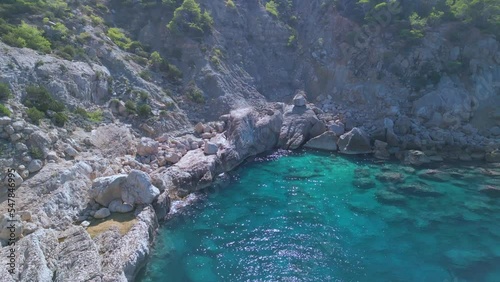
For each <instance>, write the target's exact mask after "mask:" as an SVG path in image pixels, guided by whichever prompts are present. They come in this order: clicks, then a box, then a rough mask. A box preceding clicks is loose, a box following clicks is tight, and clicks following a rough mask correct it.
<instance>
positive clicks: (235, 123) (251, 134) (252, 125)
mask: <svg viewBox="0 0 500 282" xmlns="http://www.w3.org/2000/svg"><path fill="white" fill-rule="evenodd" d="M280 106H281V105H280V104H276V105H275V107H274V108H273V107H271V106H270V107H267V108H265V109H253V108H242V109H238V110H234V111H231V114H230V116H229V120H228V128H227V130H226V139H227V141H228V144H227V146H225V148H223V149H222V151H221V152H220V159H221V165H222V167H223V171H229V170H231V169H233V168H234V167H236V166H237V165H239V164H240V163H241V162H243V161H244V160H245V159H246V158H248V157H250V156H253V155H257V154H260V153H262V152H265V151H267V150H271V149H273V148H275V147H276V145H277V144H278V138H279V134H280V129H281V125H282V124H283V113H282V112H281V109H280ZM195 151H197V150H195Z"/></svg>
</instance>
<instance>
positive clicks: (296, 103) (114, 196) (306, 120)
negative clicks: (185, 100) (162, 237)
mask: <svg viewBox="0 0 500 282" xmlns="http://www.w3.org/2000/svg"><path fill="white" fill-rule="evenodd" d="M304 95H305V94H304V93H303V92H299V93H298V94H297V95H296V96H295V98H294V100H293V104H292V105H286V104H283V103H272V104H268V105H266V106H263V107H262V108H243V109H239V110H234V111H231V113H229V114H227V115H223V116H221V118H220V121H217V122H213V123H207V124H202V123H198V124H197V125H196V126H195V127H194V128H193V131H192V133H190V134H187V135H180V136H168V135H166V134H162V135H160V136H158V137H157V138H155V139H151V138H146V137H140V138H135V137H134V136H133V135H132V134H131V133H130V131H129V129H127V128H126V127H123V126H122V127H120V126H119V125H108V126H104V127H103V128H102V129H96V131H95V132H92V133H91V134H89V135H90V136H85V134H84V133H83V132H80V133H79V135H80V136H79V137H80V138H83V139H81V140H80V141H81V142H83V144H85V146H86V148H83V147H80V146H79V145H78V141H75V140H73V141H72V144H73V146H74V148H73V147H72V146H71V145H69V144H66V145H62V144H57V143H56V144H54V145H52V144H51V143H52V141H50V139H49V138H48V137H46V136H44V135H43V134H40V133H39V132H37V131H34V132H33V133H31V135H30V139H32V138H43V137H46V138H47V140H46V142H45V143H43V142H38V143H37V144H46V146H47V147H42V148H41V151H42V152H47V159H48V160H49V161H48V163H47V164H46V165H45V166H44V167H43V169H41V168H36V170H35V171H34V170H33V169H32V167H33V166H34V165H33V164H30V165H29V166H28V168H27V170H28V171H29V172H30V173H36V171H37V170H40V169H41V170H40V172H38V173H37V174H36V175H35V176H34V177H32V178H29V179H28V180H27V181H24V182H23V181H22V177H20V176H19V175H17V173H16V175H17V176H16V177H17V178H19V181H18V182H17V184H18V185H19V188H17V190H16V193H18V194H20V195H23V196H22V199H20V200H19V201H18V203H17V207H18V209H20V210H22V212H20V222H19V223H18V224H17V225H16V233H17V234H18V236H19V237H21V239H20V240H19V241H18V243H17V246H16V248H17V252H18V253H20V254H24V255H23V256H22V257H20V258H19V259H18V261H17V262H18V265H19V267H20V268H21V269H24V270H23V271H22V272H20V273H19V274H18V276H17V277H16V276H13V277H12V281H17V280H19V281H47V280H50V279H52V277H55V279H56V281H67V280H68V279H70V280H73V281H89V280H91V281H132V280H134V277H135V276H136V274H137V273H138V271H139V270H140V268H141V267H142V265H143V264H144V263H145V261H146V260H147V257H148V254H149V253H150V251H151V246H152V243H153V242H154V238H155V233H156V230H157V228H158V226H159V223H161V222H162V221H163V220H164V218H166V216H167V214H168V213H169V211H170V206H171V201H172V200H176V201H178V199H182V198H184V197H186V196H187V195H189V194H191V193H195V192H197V191H202V190H203V189H208V188H209V187H210V186H211V185H213V184H214V181H217V182H216V185H221V181H222V183H223V181H224V177H225V176H224V175H225V173H227V172H229V171H231V170H233V169H234V168H236V167H237V166H238V165H239V164H241V163H242V162H243V161H244V160H246V159H247V158H249V157H252V156H255V155H258V154H260V153H263V152H266V151H269V150H274V149H278V148H281V149H286V150H288V149H292V150H293V149H298V148H301V147H302V146H303V147H305V148H311V149H319V150H326V151H332V152H336V151H338V152H339V153H340V154H372V153H373V154H374V156H375V158H378V159H381V160H387V159H389V158H391V157H392V158H395V156H397V157H398V158H399V159H400V160H401V162H402V163H404V164H407V165H413V166H420V165H425V164H428V163H431V162H442V161H443V160H444V159H448V156H450V155H451V154H454V155H455V157H453V158H452V159H453V160H456V159H464V158H463V157H460V156H461V155H463V154H464V152H453V151H446V152H443V154H439V152H440V151H438V150H434V151H430V152H427V153H426V152H424V151H419V150H405V148H402V147H394V146H391V145H389V144H388V142H386V141H387V139H386V138H387V137H389V138H391V136H392V138H394V139H395V140H397V138H398V136H397V135H396V134H395V133H394V127H393V126H394V124H393V122H392V121H390V120H386V122H385V123H386V125H387V126H388V127H387V128H386V130H385V136H386V138H384V139H382V138H381V139H382V140H384V141H382V140H379V139H375V140H374V139H373V138H371V137H370V136H369V135H368V134H367V133H365V132H364V130H362V129H360V128H357V127H354V128H352V129H349V128H346V126H345V125H344V124H342V123H341V122H336V121H333V122H332V120H328V119H327V118H325V114H324V113H322V111H321V110H320V109H318V108H317V107H315V106H314V105H313V104H310V103H307V101H306V99H305V97H304ZM2 120H3V121H7V119H5V118H3V119H2ZM11 122H13V121H11ZM13 123H16V122H13ZM10 124H11V123H8V124H7V123H6V125H4V130H5V127H7V126H9V125H10ZM396 124H397V123H396ZM23 130H26V129H23ZM346 130H347V132H345V131H346ZM113 131H121V132H120V134H122V135H123V136H121V138H120V139H123V140H129V143H127V142H118V143H113V144H112V145H113V146H117V147H113V148H110V149H111V150H113V151H115V150H123V151H124V152H125V151H132V152H136V153H137V157H136V158H133V157H132V156H130V155H128V156H126V157H125V158H123V157H118V158H116V159H105V161H104V162H103V159H101V158H99V157H98V156H96V155H93V150H92V149H91V148H93V147H95V146H99V145H100V144H99V143H98V141H99V140H98V139H99V138H101V135H104V134H108V136H107V137H116V136H109V134H112V132H113ZM23 132H24V131H23ZM117 134H118V133H117ZM127 134H128V136H127ZM39 135H41V136H39ZM118 135H119V134H118ZM135 139H137V141H135ZM68 140H72V139H68ZM107 140H113V139H107ZM116 141H118V140H116ZM70 142H71V141H70ZM135 142H137V143H135ZM389 142H390V141H389ZM393 144H394V143H393ZM110 145H111V144H110ZM124 145H127V146H131V147H122V148H119V147H120V146H124ZM52 146H54V147H56V148H58V147H59V148H66V149H64V152H66V154H65V155H64V157H65V158H66V160H64V159H61V157H60V156H57V154H55V153H53V152H52V151H50V150H51V149H52ZM68 148H72V149H73V150H69V149H68ZM101 149H104V148H101ZM496 154H497V151H490V152H487V153H485V152H484V151H483V156H485V157H486V159H487V160H491V161H495V160H496V159H495V158H497V157H498V155H496ZM54 155H55V156H54ZM59 155H61V153H59ZM51 156H53V157H51ZM471 158H472V157H471V156H469V158H468V159H471ZM71 159H74V161H72V162H71ZM70 163H72V164H70ZM165 164H167V166H165ZM168 164H170V165H168ZM30 169H31V170H30ZM116 169H117V170H118V171H119V172H121V174H114V175H110V176H101V175H109V174H113V171H114V170H116ZM18 171H19V173H21V174H23V173H24V170H21V168H19V170H18ZM484 173H485V174H487V175H488V174H491V175H495V173H497V174H498V171H497V170H484ZM440 175H441V172H440V171H439V170H428V171H427V172H425V175H424V176H423V177H425V178H429V179H439V178H440ZM401 177H402V175H401V174H399V173H397V172H386V173H382V174H380V175H377V179H379V180H381V181H388V182H390V183H398V181H400V180H401V179H400V178H401ZM497 177H498V176H497ZM17 178H16V179H17ZM443 181H446V180H443ZM356 183H357V184H356V185H358V186H359V187H368V188H369V187H370V186H371V185H374V184H373V182H372V181H370V180H368V179H366V178H362V177H361V178H360V179H358V180H356ZM31 187H40V188H42V189H43V190H41V189H40V190H38V191H36V193H34V191H33V190H32V189H31ZM408 189H409V190H408V191H410V190H412V191H413V192H410V193H417V194H418V193H424V194H425V193H432V191H426V189H425V187H408ZM481 189H482V190H484V193H486V194H489V195H491V196H492V197H496V196H498V194H499V190H498V188H497V184H494V183H492V184H491V185H484V187H482V188H481ZM395 195H396V194H395ZM395 195H392V196H391V195H389V194H388V195H380V197H383V199H386V200H387V201H398V199H399V198H398V199H396V198H395ZM398 197H401V196H398ZM188 198H189V197H188ZM5 212H6V210H4V211H3V213H5ZM127 213H129V214H130V213H133V215H134V216H132V217H129V218H128V221H129V222H128V224H129V226H128V227H124V226H123V225H126V224H127V221H124V220H123V219H114V218H115V216H116V215H118V217H119V215H120V214H127ZM108 220H109V221H116V222H118V224H117V225H115V226H112V225H111V227H110V229H109V230H106V229H96V230H97V231H94V229H93V228H92V227H93V225H97V226H98V225H99V224H104V223H105V222H106V221H108ZM91 222H93V223H91ZM95 222H99V224H96V223H95ZM91 224H92V225H91ZM7 225H8V217H7V216H4V218H3V221H2V226H4V228H5V227H6V226H7ZM89 225H90V226H89ZM120 225H122V226H120ZM123 228H125V229H123ZM4 230H5V229H4ZM98 232H102V233H98ZM96 233H97V234H96ZM8 236H9V233H7V231H4V233H2V239H3V240H7V239H8ZM4 242H6V241H4ZM4 244H5V243H4ZM7 251H8V247H4V248H2V252H3V253H2V255H3V256H4V257H5V256H6V254H7ZM2 268H3V270H2V272H3V273H5V277H11V276H10V275H8V274H7V270H6V268H5V266H2ZM6 281H7V280H6Z"/></svg>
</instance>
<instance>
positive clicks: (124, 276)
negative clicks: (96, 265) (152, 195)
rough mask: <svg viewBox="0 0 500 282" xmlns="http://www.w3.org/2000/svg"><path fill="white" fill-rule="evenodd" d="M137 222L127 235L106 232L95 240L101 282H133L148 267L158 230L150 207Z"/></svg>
mask: <svg viewBox="0 0 500 282" xmlns="http://www.w3.org/2000/svg"><path fill="white" fill-rule="evenodd" d="M135 215H136V219H137V222H136V223H135V224H134V226H133V227H132V229H130V231H129V232H127V233H126V234H125V235H123V236H122V235H121V234H120V233H119V232H118V230H116V229H114V230H109V231H106V232H104V233H102V234H100V235H98V236H97V237H95V238H94V241H95V242H96V245H97V248H98V250H99V253H101V254H103V256H102V264H101V265H102V281H123V282H125V281H134V279H135V277H136V275H137V273H138V271H139V269H140V267H141V266H142V265H143V264H144V263H145V261H146V259H147V256H148V255H149V252H150V245H151V243H152V241H153V240H154V232H155V230H156V229H157V227H158V220H157V218H156V214H155V212H154V210H153V208H152V207H151V206H145V207H144V208H142V209H140V210H138V211H136V213H135Z"/></svg>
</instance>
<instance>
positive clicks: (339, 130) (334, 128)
mask: <svg viewBox="0 0 500 282" xmlns="http://www.w3.org/2000/svg"><path fill="white" fill-rule="evenodd" d="M328 129H329V130H330V131H331V132H333V133H335V135H337V136H340V135H342V134H344V133H345V125H344V124H343V123H342V122H334V123H331V124H330V125H328Z"/></svg>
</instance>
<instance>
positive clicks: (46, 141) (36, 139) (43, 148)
mask: <svg viewBox="0 0 500 282" xmlns="http://www.w3.org/2000/svg"><path fill="white" fill-rule="evenodd" d="M28 145H29V146H30V148H37V149H38V150H39V151H40V152H41V153H42V154H43V157H46V156H47V154H48V152H49V149H50V147H51V145H52V140H51V139H50V137H49V136H48V135H47V134H45V133H44V132H42V131H35V132H33V133H31V135H30V138H29V140H28Z"/></svg>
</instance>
